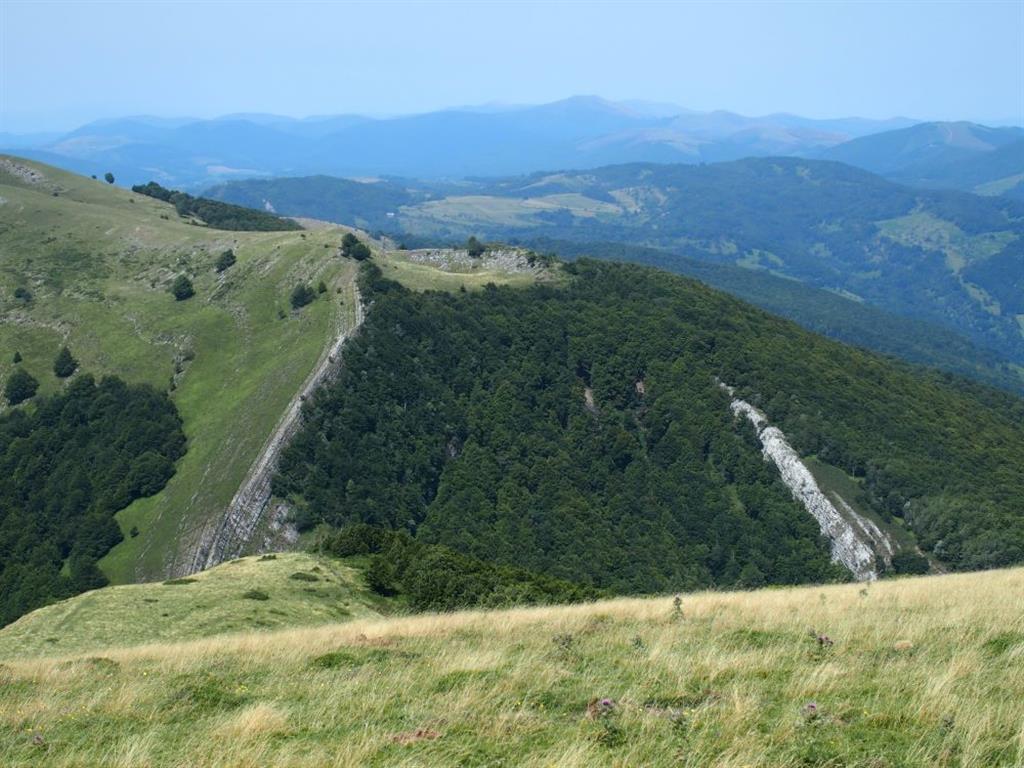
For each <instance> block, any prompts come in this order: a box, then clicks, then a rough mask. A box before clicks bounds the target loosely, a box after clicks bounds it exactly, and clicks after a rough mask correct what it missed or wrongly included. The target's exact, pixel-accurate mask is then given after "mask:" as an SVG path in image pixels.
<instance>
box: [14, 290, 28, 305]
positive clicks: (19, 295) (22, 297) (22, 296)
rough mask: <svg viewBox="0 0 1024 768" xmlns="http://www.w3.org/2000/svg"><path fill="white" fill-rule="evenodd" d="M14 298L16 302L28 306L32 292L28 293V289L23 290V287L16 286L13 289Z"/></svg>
mask: <svg viewBox="0 0 1024 768" xmlns="http://www.w3.org/2000/svg"><path fill="white" fill-rule="evenodd" d="M14 298H16V299H17V300H18V301H21V302H24V303H25V304H28V303H29V302H30V301H32V291H30V290H29V289H28V288H25V287H24V286H18V287H17V288H15V289H14Z"/></svg>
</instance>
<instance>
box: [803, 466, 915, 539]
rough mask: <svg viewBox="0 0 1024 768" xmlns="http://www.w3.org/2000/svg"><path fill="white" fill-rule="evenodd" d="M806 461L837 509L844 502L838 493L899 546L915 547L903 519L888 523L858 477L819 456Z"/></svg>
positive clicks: (823, 491)
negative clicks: (840, 501)
mask: <svg viewBox="0 0 1024 768" xmlns="http://www.w3.org/2000/svg"><path fill="white" fill-rule="evenodd" d="M804 464H806V465H807V468H808V469H809V470H810V471H811V474H812V475H814V479H815V480H816V481H817V483H818V487H819V488H821V490H822V493H824V494H825V495H826V496H827V497H829V499H831V501H832V502H833V504H835V505H836V508H837V509H839V510H840V511H841V510H842V505H840V504H839V503H838V500H837V499H836V498H835V497H836V496H838V497H839V498H840V499H842V500H843V501H845V502H846V503H847V504H849V505H850V506H851V507H852V508H853V511H854V512H856V513H857V514H858V515H860V516H861V517H864V518H867V519H868V520H870V521H871V522H873V523H874V524H875V525H877V526H878V527H879V528H880V529H881V530H882V532H883V533H885V534H887V535H888V536H889V537H890V538H892V540H893V541H895V542H896V543H897V544H899V545H900V547H903V548H908V549H910V550H914V549H915V548H916V546H917V539H916V537H915V536H914V534H913V532H912V531H911V530H910V529H909V528H907V527H906V526H905V525H903V524H902V522H901V521H899V520H893V521H892V522H888V521H886V520H883V519H882V518H881V517H880V516H879V515H878V513H876V512H875V511H874V510H873V509H871V507H870V506H869V505H868V503H867V497H866V492H865V490H864V487H863V486H862V485H861V483H860V481H859V480H857V478H855V477H852V476H850V475H848V474H846V473H845V472H844V471H843V470H841V469H839V467H835V466H833V465H831V464H826V463H825V462H823V461H821V460H820V459H819V458H817V457H816V456H811V457H810V458H806V459H804Z"/></svg>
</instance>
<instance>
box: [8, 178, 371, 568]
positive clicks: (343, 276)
mask: <svg viewBox="0 0 1024 768" xmlns="http://www.w3.org/2000/svg"><path fill="white" fill-rule="evenodd" d="M0 160H3V158H0ZM16 162H18V163H21V164H23V165H29V166H31V167H33V168H37V169H38V170H40V171H41V172H42V173H43V174H44V176H45V181H43V182H42V183H37V184H26V183H24V182H23V181H21V180H20V179H18V178H17V177H15V176H12V175H11V174H9V173H5V172H4V170H3V169H4V165H2V164H0V198H2V199H3V203H2V204H0V249H2V251H3V254H4V258H3V260H2V262H0V350H3V355H2V357H0V377H3V378H6V376H7V375H8V374H9V373H10V372H11V370H12V367H13V365H12V360H11V358H12V356H13V352H14V350H18V351H19V352H20V353H21V355H22V357H23V358H24V362H23V363H22V364H23V365H24V366H25V368H27V369H28V370H29V371H30V372H31V373H32V374H33V375H35V376H36V377H37V378H38V379H39V380H40V382H41V387H40V391H41V392H42V393H46V392H53V391H56V390H57V388H58V387H60V386H61V382H60V381H59V380H58V379H57V378H56V377H55V376H54V375H53V372H52V369H51V367H52V362H53V358H54V356H55V355H56V353H57V351H58V350H59V348H60V346H61V345H62V344H65V343H66V344H68V345H69V346H70V347H71V350H72V352H73V354H74V355H75V356H76V357H77V358H78V359H79V360H80V362H81V368H80V370H81V371H83V372H89V373H94V374H97V375H102V374H116V375H118V376H121V377H122V378H124V379H126V380H127V381H129V382H145V383H149V384H152V385H153V386H155V387H157V388H159V389H167V388H168V387H169V386H170V385H171V381H172V378H173V380H174V391H173V393H172V397H173V399H174V401H175V404H176V405H177V407H178V409H179V411H180V412H181V415H182V418H183V419H184V423H185V433H186V436H187V437H188V441H189V442H188V453H187V454H186V456H185V457H184V458H183V459H182V460H181V461H180V462H179V464H178V466H177V474H176V475H175V476H174V478H172V480H171V481H170V482H169V483H168V485H167V487H166V488H165V489H164V490H163V491H162V492H161V493H160V494H158V495H156V496H154V497H152V498H149V499H143V500H140V501H138V502H136V503H135V504H133V505H132V506H130V507H129V508H128V509H126V510H124V511H123V512H121V513H120V514H119V515H118V521H119V523H120V524H121V527H122V529H123V530H124V531H125V533H126V538H125V541H124V542H123V543H122V544H120V545H119V546H118V547H116V548H115V549H114V550H113V551H112V552H111V553H110V555H108V556H107V557H106V558H105V559H104V560H103V561H102V563H101V566H102V568H103V569H104V571H105V572H106V573H107V574H108V575H109V576H110V577H111V578H112V579H113V580H114V581H116V582H126V581H132V580H138V579H145V578H156V577H159V576H161V575H163V574H165V573H167V572H168V570H169V569H170V567H171V566H172V564H173V563H174V562H175V561H176V560H181V559H185V558H186V557H187V555H188V551H187V550H188V547H189V545H190V543H191V541H192V537H193V536H194V535H195V534H196V533H197V531H198V530H199V528H201V526H202V525H203V523H205V522H206V521H207V520H208V519H209V518H210V517H211V516H212V515H216V514H219V513H220V511H221V510H223V509H224V508H225V507H226V505H227V503H228V502H229V501H230V499H231V497H232V495H233V494H234V492H235V491H236V490H237V488H238V486H239V484H240V482H241V480H242V478H243V477H244V476H245V473H246V471H247V470H248V468H249V466H250V464H251V463H252V461H253V459H254V458H255V457H256V455H257V454H258V452H259V450H260V448H261V446H262V444H263V441H264V440H265V439H266V436H267V435H269V434H270V432H271V431H272V429H273V427H274V425H275V424H276V423H277V420H278V419H279V417H280V415H281V413H282V412H283V411H284V409H285V407H286V405H287V403H288V401H289V400H290V399H291V397H292V396H293V395H294V393H295V392H296V391H297V390H298V389H299V387H300V385H301V383H302V382H303V380H304V379H305V378H306V376H307V375H308V373H309V371H310V370H311V369H312V368H313V366H314V365H315V363H316V361H317V359H318V358H319V356H320V354H321V352H322V351H323V350H324V348H325V347H326V345H327V343H328V341H329V340H330V339H331V338H333V337H334V335H335V334H336V332H337V330H338V328H339V327H340V326H341V325H342V323H346V322H351V319H352V316H353V294H352V281H353V278H354V276H355V272H356V267H355V265H354V263H353V262H350V261H348V260H344V259H341V258H339V257H338V256H337V250H336V248H337V245H338V242H339V241H340V236H341V232H340V230H331V229H326V230H317V231H309V232H274V233H255V232H224V231H218V230H211V229H207V228H204V227H198V226H193V225H190V224H188V223H185V222H183V221H182V220H180V219H179V218H178V217H177V215H176V214H175V212H174V209H173V207H172V206H170V205H168V204H166V203H161V202H159V201H156V200H153V199H151V198H147V197H144V196H141V195H136V194H134V193H131V192H129V191H126V190H123V189H119V188H115V187H111V186H109V185H107V184H105V183H103V182H100V181H91V180H89V179H84V178H81V177H78V176H74V175H72V174H68V173H64V172H62V171H58V170H56V169H53V168H49V167H47V166H43V165H40V164H37V163H24V162H23V161H16ZM53 192H57V196H56V197H55V196H53ZM227 248H232V249H233V250H234V251H235V254H236V256H237V259H238V263H237V264H236V265H235V266H233V267H232V268H231V269H229V270H228V271H227V272H225V273H223V275H218V274H217V273H216V272H215V270H214V268H213V263H214V260H215V259H216V257H217V256H218V255H219V254H220V253H221V252H222V251H223V250H225V249H227ZM180 273H187V274H189V275H190V276H192V279H193V282H194V283H195V287H196V295H195V297H194V298H192V299H189V300H187V301H183V302H177V301H175V300H174V298H173V297H172V296H171V295H170V293H169V292H168V290H167V289H168V286H169V284H170V282H171V280H172V279H173V278H174V276H176V275H177V274H180ZM319 280H324V281H325V282H326V283H327V285H328V286H329V287H330V290H329V292H328V293H327V294H325V295H324V296H322V297H321V298H320V299H319V300H318V301H316V302H314V303H313V304H311V305H310V306H307V307H305V308H303V309H302V310H301V311H300V312H293V311H291V308H290V306H289V303H288V297H289V294H290V292H291V290H292V288H293V287H294V286H295V284H296V283H298V282H300V281H308V282H311V283H312V284H314V285H315V284H316V282H317V281H319ZM19 286H23V287H27V288H28V289H29V290H30V291H31V292H32V294H33V300H32V301H31V302H30V303H29V304H24V303H23V302H20V301H17V300H15V299H14V297H13V292H14V290H15V288H17V287H19ZM337 289H340V290H341V293H340V294H339V293H337V292H336V290H337ZM342 302H344V303H342ZM133 527H136V528H137V529H138V531H139V535H138V536H137V537H134V538H132V537H128V536H127V533H128V532H129V531H130V530H131V529H132V528H133Z"/></svg>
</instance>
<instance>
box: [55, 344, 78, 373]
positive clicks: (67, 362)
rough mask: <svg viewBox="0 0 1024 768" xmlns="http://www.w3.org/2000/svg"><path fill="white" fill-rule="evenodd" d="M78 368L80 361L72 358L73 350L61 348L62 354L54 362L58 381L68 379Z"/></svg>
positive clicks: (59, 353) (58, 354)
mask: <svg viewBox="0 0 1024 768" xmlns="http://www.w3.org/2000/svg"><path fill="white" fill-rule="evenodd" d="M77 368H78V361H77V360H75V358H73V357H72V356H71V350H70V349H68V348H67V347H61V350H60V352H58V353H57V357H56V358H55V359H54V361H53V372H54V373H55V374H56V375H57V378H58V379H66V378H67V377H68V376H70V375H71V374H72V373H74V372H75V370H76V369H77Z"/></svg>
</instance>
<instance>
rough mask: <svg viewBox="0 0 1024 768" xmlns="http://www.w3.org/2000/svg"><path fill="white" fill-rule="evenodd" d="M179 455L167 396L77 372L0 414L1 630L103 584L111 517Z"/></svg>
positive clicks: (157, 483) (153, 488)
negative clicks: (63, 385) (62, 385)
mask: <svg viewBox="0 0 1024 768" xmlns="http://www.w3.org/2000/svg"><path fill="white" fill-rule="evenodd" d="M184 452H185V435H184V434H183V433H182V429H181V419H180V418H179V417H178V413H177V410H176V409H175V407H174V405H173V404H172V403H171V401H170V400H169V399H168V398H167V396H166V395H164V394H163V393H157V392H156V391H154V390H152V389H151V388H149V387H145V386H139V387H129V386H127V385H126V384H125V383H124V382H122V381H121V380H120V379H116V378H105V379H103V380H102V381H101V382H100V383H99V384H96V381H95V379H94V378H93V377H92V376H89V375H82V376H79V377H78V378H76V379H75V380H74V381H73V382H72V383H71V385H70V386H69V387H68V388H67V389H66V390H65V391H64V392H63V393H61V394H60V395H56V396H53V397H48V398H43V399H42V400H40V401H39V402H38V403H36V404H35V405H34V407H33V408H31V409H30V410H26V409H25V408H17V409H14V410H13V411H11V412H9V413H6V414H3V415H2V416H0V626H2V625H4V624H6V623H8V622H10V621H13V620H14V619H16V618H17V617H18V616H20V615H21V614H23V613H25V612H27V611H30V610H32V609H33V608H38V607H39V606H41V605H45V604H46V603H49V602H52V601H53V600H56V599H60V598H64V597H69V596H70V595H73V594H76V593H78V592H82V591H84V590H87V589H95V588H96V587H101V586H103V585H104V584H106V583H107V580H106V578H105V577H104V576H103V574H102V573H101V572H100V570H99V569H98V568H97V567H96V562H97V561H98V560H99V559H100V558H101V557H103V556H104V555H105V554H106V553H107V552H108V551H109V550H110V548H111V547H112V546H114V545H115V544H116V543H117V542H119V541H121V539H122V534H121V530H120V528H119V527H118V525H117V523H116V522H115V521H114V513H115V512H117V511H118V510H120V509H123V508H124V507H126V506H128V504H130V503H131V502H132V501H133V500H134V499H137V498H141V497H145V496H152V495H153V494H155V493H157V492H158V491H159V490H160V489H161V488H163V487H164V485H165V484H166V482H167V481H168V480H169V479H170V477H171V476H172V475H173V474H174V462H175V461H176V460H177V459H178V458H180V457H181V455H182V454H183V453H184ZM135 533H136V534H137V533H138V531H135Z"/></svg>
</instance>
